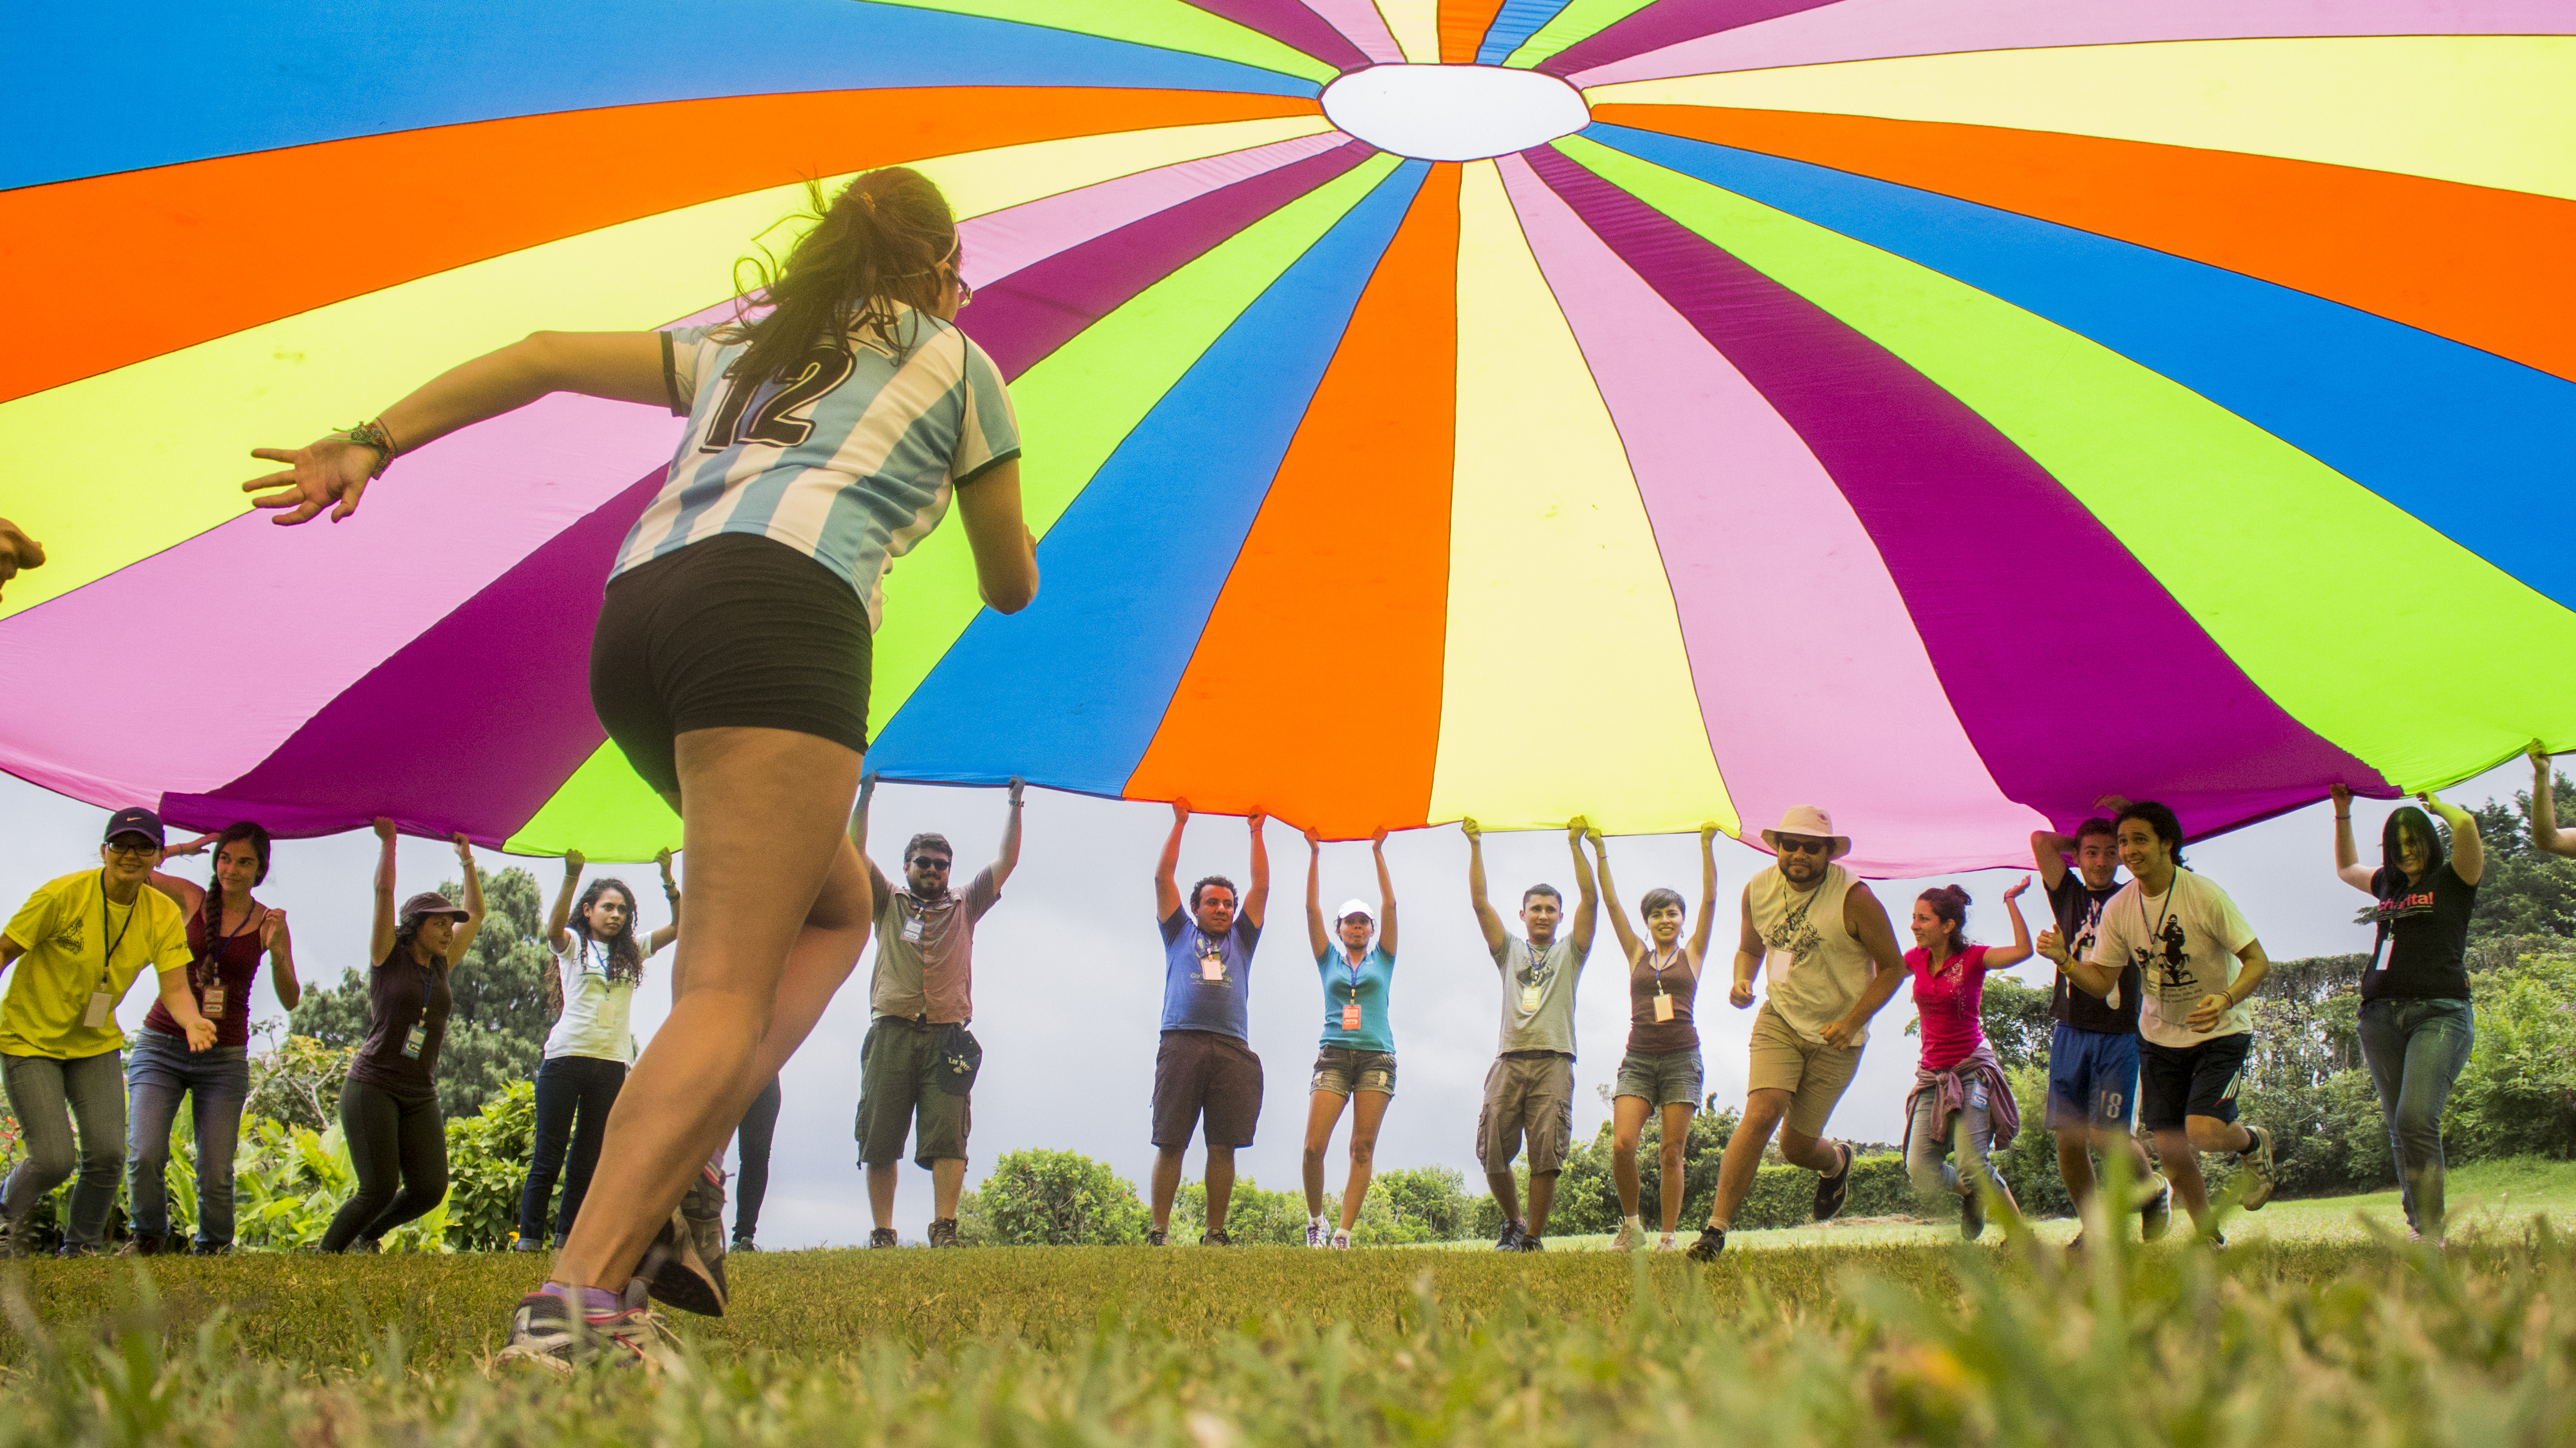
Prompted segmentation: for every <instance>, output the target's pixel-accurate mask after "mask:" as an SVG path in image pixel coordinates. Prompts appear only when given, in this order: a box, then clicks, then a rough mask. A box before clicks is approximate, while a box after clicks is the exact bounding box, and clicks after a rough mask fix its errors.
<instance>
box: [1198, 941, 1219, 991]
mask: <svg viewBox="0 0 2576 1448" xmlns="http://www.w3.org/2000/svg"><path fill="white" fill-rule="evenodd" d="M1199 979H1201V980H1205V981H1215V982H1217V983H1219V984H1223V983H1224V981H1225V947H1224V946H1223V945H1221V944H1219V943H1218V942H1216V941H1213V940H1210V939H1208V938H1207V937H1206V936H1204V935H1202V936H1200V937H1199Z"/></svg>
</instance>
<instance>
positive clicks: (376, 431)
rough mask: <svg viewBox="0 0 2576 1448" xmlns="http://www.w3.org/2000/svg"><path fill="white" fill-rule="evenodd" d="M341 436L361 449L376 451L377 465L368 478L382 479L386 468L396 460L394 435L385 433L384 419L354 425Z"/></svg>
mask: <svg viewBox="0 0 2576 1448" xmlns="http://www.w3.org/2000/svg"><path fill="white" fill-rule="evenodd" d="M339 436H340V437H342V438H345V439H347V440H348V441H349V442H351V443H354V444H356V445H357V446H359V447H363V448H370V449H373V450H374V452H375V454H376V465H375V467H374V468H373V469H372V470H370V471H369V472H368V474H367V476H368V477H370V478H381V477H383V476H384V475H385V468H386V467H387V466H388V465H390V464H391V463H392V462H393V460H394V435H393V434H392V433H390V432H387V431H385V422H384V419H383V418H380V417H371V418H368V419H367V420H366V421H364V422H361V423H354V424H352V425H350V426H349V427H347V428H344V429H342V430H341V432H340V433H339Z"/></svg>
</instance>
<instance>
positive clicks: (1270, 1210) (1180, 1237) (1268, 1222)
mask: <svg viewBox="0 0 2576 1448" xmlns="http://www.w3.org/2000/svg"><path fill="white" fill-rule="evenodd" d="M1371 1195H1375V1193H1371ZM1324 1209H1325V1211H1326V1212H1328V1213H1332V1214H1334V1215H1333V1218H1332V1219H1333V1220H1334V1221H1335V1222H1339V1221H1340V1220H1341V1218H1340V1216H1339V1213H1340V1211H1341V1206H1340V1203H1339V1202H1338V1200H1336V1199H1335V1198H1334V1197H1332V1196H1329V1195H1328V1196H1327V1197H1326V1198H1325V1203H1324ZM1380 1210H1384V1208H1383V1207H1381V1208H1380ZM1171 1230H1172V1240H1173V1241H1175V1242H1195V1241H1197V1240H1198V1239H1199V1234H1200V1233H1202V1232H1204V1231H1206V1230H1207V1186H1206V1184H1205V1183H1204V1182H1183V1183H1181V1191H1180V1195H1179V1196H1178V1197H1177V1198H1176V1199H1174V1201H1173V1202H1172V1227H1171ZM1225 1232H1226V1235H1227V1236H1229V1237H1231V1238H1233V1239H1234V1241H1235V1243H1236V1244H1237V1245H1239V1246H1245V1247H1260V1246H1269V1247H1303V1246H1305V1245H1306V1194H1305V1192H1304V1191H1302V1190H1300V1191H1294V1192H1272V1191H1264V1190H1262V1188H1261V1184H1260V1183H1259V1182H1256V1181H1254V1180H1253V1179H1252V1178H1250V1177H1248V1176H1241V1177H1236V1178H1235V1179H1234V1195H1233V1197H1231V1198H1230V1199H1229V1200H1228V1201H1227V1203H1226V1209H1225ZM1352 1240H1353V1241H1358V1240H1360V1238H1359V1236H1358V1234H1357V1233H1354V1234H1353V1235H1352Z"/></svg>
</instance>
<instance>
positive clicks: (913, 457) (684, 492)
mask: <svg viewBox="0 0 2576 1448" xmlns="http://www.w3.org/2000/svg"><path fill="white" fill-rule="evenodd" d="M895 311H896V327H895V335H896V336H897V337H899V338H901V339H902V340H903V341H904V342H905V343H906V344H907V345H905V346H902V347H899V348H898V347H888V346H886V345H885V344H884V343H883V342H881V341H880V340H878V338H877V337H876V335H875V334H874V333H873V332H871V331H867V330H864V329H863V330H862V331H861V332H859V333H858V334H857V335H854V336H852V337H851V338H850V339H849V344H848V346H847V347H846V348H844V347H840V346H835V345H831V344H825V345H822V346H818V347H817V348H815V349H814V351H813V353H812V354H811V355H809V356H808V357H807V358H806V360H805V364H804V366H803V367H802V369H801V370H798V371H796V372H792V373H791V374H790V375H789V376H788V377H787V379H786V380H784V381H779V380H775V379H771V380H766V381H761V382H758V383H756V384H750V385H745V384H744V383H743V382H742V381H741V380H740V379H737V378H733V377H729V376H727V375H726V372H727V370H728V369H729V368H731V367H732V365H733V363H734V361H735V359H737V358H739V357H740V356H741V355H742V352H743V349H744V346H745V345H746V344H743V343H731V344H727V343H722V342H718V341H716V340H715V338H714V337H713V336H712V335H711V334H712V333H713V332H715V331H716V330H717V329H716V328H713V327H682V328H678V329H676V330H673V331H668V332H665V333H663V334H662V336H663V339H664V342H663V345H664V348H665V357H666V359H667V367H666V370H667V373H668V377H669V381H670V384H671V403H672V411H673V412H675V413H682V412H684V413H685V414H686V415H687V417H688V419H689V431H688V435H687V436H686V437H685V438H683V439H682V440H681V443H680V450H679V452H678V454H677V455H676V456H674V457H673V458H672V459H671V476H670V479H669V481H667V482H665V483H664V484H663V485H662V491H661V492H660V494H658V495H657V496H656V497H655V498H654V499H653V502H652V505H651V506H650V507H647V508H646V509H645V510H644V515H643V516H642V517H641V518H638V519H636V520H635V527H634V529H633V530H632V531H630V532H629V533H628V534H627V535H626V543H625V545H624V546H623V547H621V548H620V549H619V550H618V553H617V566H616V568H614V569H613V570H611V571H610V573H609V577H611V578H615V577H617V576H618V575H619V574H622V573H625V572H627V571H628V570H630V569H633V568H637V567H641V566H642V565H644V564H646V563H649V562H651V561H653V560H654V559H656V558H659V557H662V556H663V555H665V554H667V553H670V552H673V551H674V550H676V549H680V548H684V547H687V546H688V545H689V544H691V543H695V542H698V541H700V540H702V539H707V538H712V537H715V536H716V535H717V534H719V533H750V534H755V535H757V536H760V537H763V538H774V539H776V540H778V541H779V542H781V543H784V544H786V545H787V546H788V547H790V548H793V549H795V550H796V551H798V552H799V553H803V554H806V555H808V556H810V557H812V558H813V559H814V560H815V561H817V562H819V563H821V564H822V565H823V566H824V567H826V568H829V569H831V570H832V571H833V572H834V573H837V574H839V575H840V576H841V577H842V578H843V579H844V580H846V581H847V582H848V583H849V585H850V586H851V587H852V588H854V589H856V590H858V593H859V596H860V598H862V599H863V600H865V601H866V604H867V610H868V626H869V627H870V628H871V629H873V628H875V627H876V626H877V625H878V623H879V622H881V621H882V618H883V607H884V591H883V587H882V584H883V580H884V578H885V572H886V568H887V566H888V565H889V564H891V563H892V562H893V561H894V560H895V559H897V558H900V557H902V556H903V555H904V554H905V553H907V552H909V551H911V549H912V547H913V545H915V544H917V543H919V542H920V541H921V540H922V539H923V538H924V537H926V536H928V535H929V533H930V530H931V529H933V528H936V527H938V526H939V520H940V519H941V518H942V517H944V516H946V515H947V512H948V504H949V501H950V499H951V498H953V497H954V496H955V494H956V490H957V487H958V486H959V485H960V484H963V483H967V482H970V481H972V480H973V479H974V478H975V477H976V476H977V475H978V474H980V473H983V472H984V471H986V470H987V469H989V468H991V467H993V466H994V465H996V464H998V463H1002V462H1006V461H1008V460H1010V459H1012V458H1015V457H1018V456H1019V455H1020V434H1019V426H1018V424H1017V423H1016V422H1015V421H1014V420H1013V418H1012V416H1011V397H1010V393H1009V392H1008V391H1007V390H1006V389H1005V388H1004V387H1003V386H1002V373H1001V370H1000V369H999V368H997V367H995V366H994V365H993V359H992V358H990V357H988V356H986V355H984V349H983V348H981V347H978V346H976V345H975V343H974V341H973V340H972V339H971V338H969V337H968V336H967V335H966V334H965V333H964V332H961V331H959V330H958V329H957V328H955V327H953V326H951V325H949V324H948V323H946V322H943V321H940V320H939V319H938V318H937V317H934V316H931V315H930V314H929V313H927V312H921V311H916V310H914V309H913V308H910V307H906V306H904V305H902V304H901V303H897V304H895ZM683 404H685V406H684V405H683Z"/></svg>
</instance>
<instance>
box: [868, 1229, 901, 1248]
mask: <svg viewBox="0 0 2576 1448" xmlns="http://www.w3.org/2000/svg"><path fill="white" fill-rule="evenodd" d="M868 1245H869V1246H871V1247H900V1246H902V1245H903V1243H902V1242H901V1241H900V1240H898V1239H897V1238H896V1236H895V1234H894V1228H892V1227H871V1228H869V1229H868Z"/></svg>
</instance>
